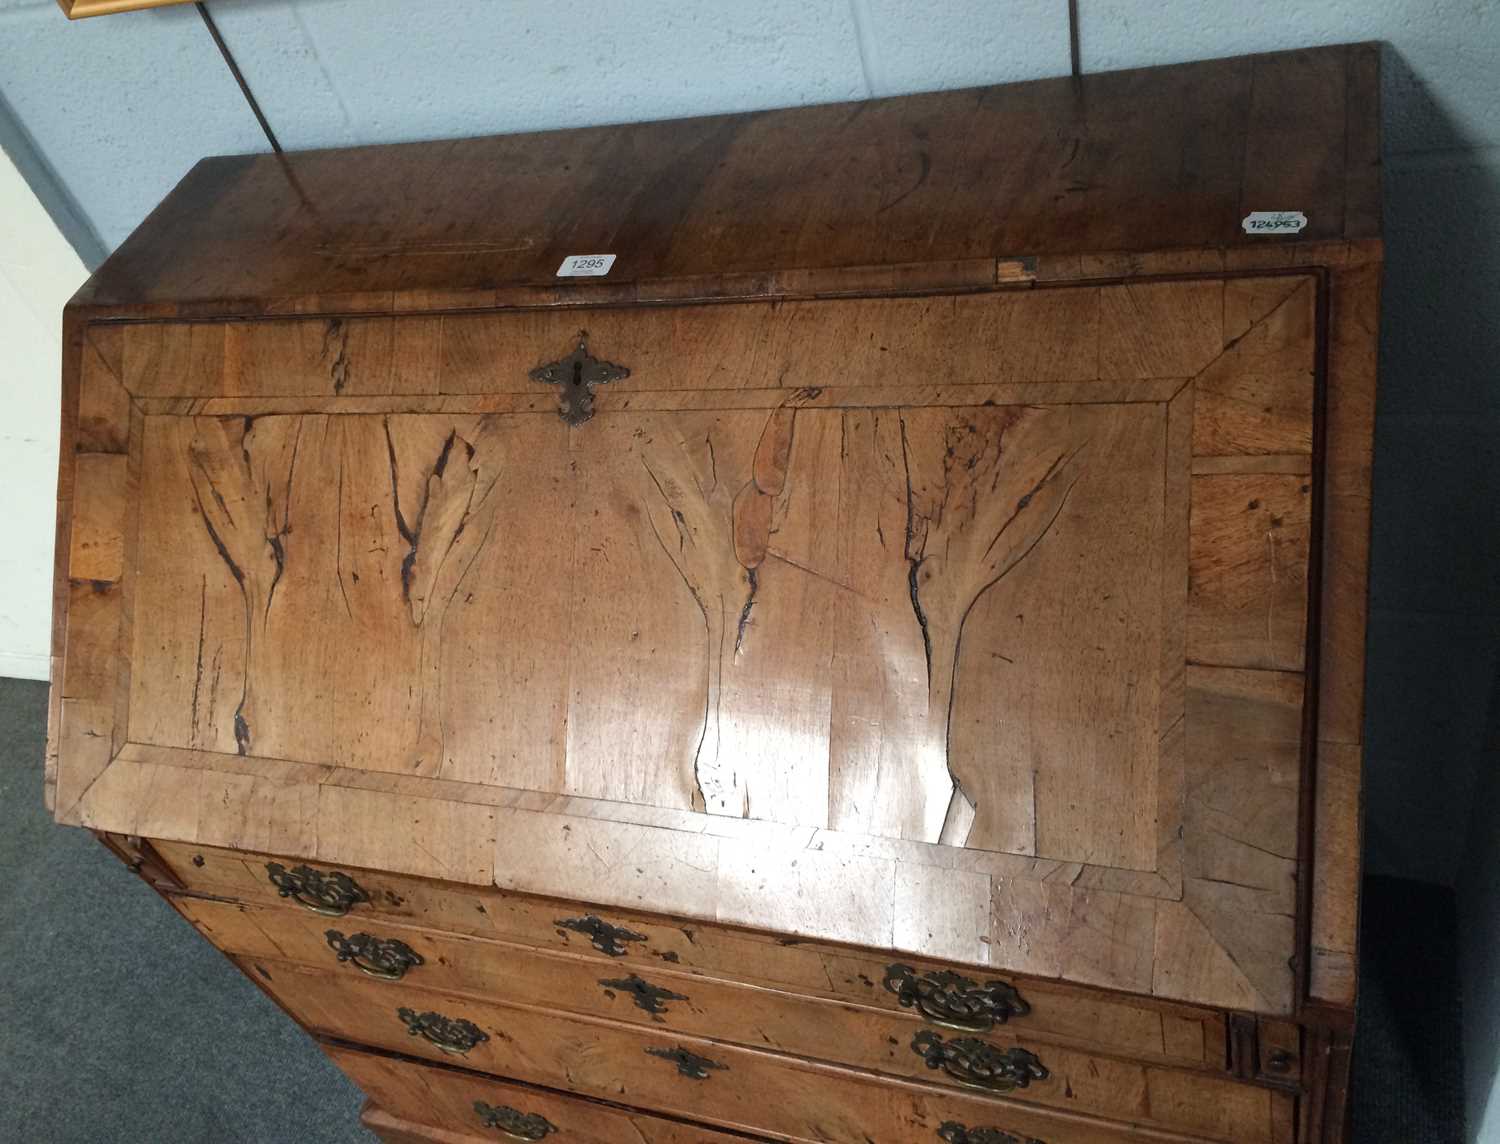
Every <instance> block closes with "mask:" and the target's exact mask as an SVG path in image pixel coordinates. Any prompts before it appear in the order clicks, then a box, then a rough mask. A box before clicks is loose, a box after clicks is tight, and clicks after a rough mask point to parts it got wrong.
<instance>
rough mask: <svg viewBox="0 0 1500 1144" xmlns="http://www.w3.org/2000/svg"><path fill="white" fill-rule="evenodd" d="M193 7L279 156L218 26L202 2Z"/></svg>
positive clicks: (278, 148) (273, 137)
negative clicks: (201, 18)
mask: <svg viewBox="0 0 1500 1144" xmlns="http://www.w3.org/2000/svg"><path fill="white" fill-rule="evenodd" d="M193 7H195V8H197V9H198V15H200V16H202V17H203V26H204V27H206V28H207V29H208V34H209V35H210V36H212V37H213V38H214V43H215V44H217V45H218V48H219V54H220V55H221V56H223V57H224V62H225V63H226V64H228V65H229V74H230V75H232V76H234V82H235V83H237V84H239V85H240V93H241V94H242V95H243V96H244V97H245V102H246V103H248V104H249V105H250V110H251V111H252V112H253V113H254V114H255V121H256V122H257V123H259V124H260V129H261V130H262V131H264V132H265V133H266V139H267V140H268V141H269V142H270V144H271V150H272V151H274V152H276V154H278V155H280V154H281V144H280V143H278V142H277V141H276V132H274V131H272V130H271V124H270V123H269V122H268V121H267V120H266V117H265V114H264V113H263V112H262V111H261V109H260V104H258V103H256V102H255V96H254V94H253V93H252V92H251V91H250V85H249V84H248V83H246V82H245V76H244V74H243V73H242V72H241V71H240V65H239V64H237V63H235V62H234V56H233V55H231V54H230V51H229V45H228V44H226V43H225V42H224V37H223V36H221V35H219V28H218V25H216V24H215V23H214V18H213V17H212V16H210V15H209V14H208V8H207V6H206V5H205V4H204V3H203V0H194V4H193Z"/></svg>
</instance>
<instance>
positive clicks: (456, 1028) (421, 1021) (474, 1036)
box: [396, 1008, 490, 1056]
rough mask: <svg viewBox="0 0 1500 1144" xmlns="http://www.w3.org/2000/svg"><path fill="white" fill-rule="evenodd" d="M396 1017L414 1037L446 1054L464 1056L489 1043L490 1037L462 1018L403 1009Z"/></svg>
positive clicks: (399, 1010) (398, 1011)
mask: <svg viewBox="0 0 1500 1144" xmlns="http://www.w3.org/2000/svg"><path fill="white" fill-rule="evenodd" d="M396 1016H398V1017H400V1018H401V1023H402V1024H403V1025H405V1026H406V1031H407V1032H408V1033H410V1034H411V1035H412V1036H413V1037H421V1038H422V1039H423V1040H424V1041H427V1042H428V1043H429V1044H432V1045H435V1046H437V1047H438V1048H440V1049H442V1050H443V1052H445V1053H453V1054H455V1055H457V1056H462V1055H463V1054H464V1053H467V1052H468V1051H469V1050H470V1049H472V1048H473V1047H474V1046H475V1045H477V1044H480V1043H481V1042H483V1041H488V1040H489V1039H490V1035H489V1034H488V1033H486V1032H485V1031H484V1030H483V1029H481V1028H480V1027H479V1026H478V1025H476V1024H474V1022H472V1021H465V1020H464V1019H463V1018H462V1017H445V1016H443V1015H442V1014H441V1013H431V1012H428V1013H418V1012H417V1011H416V1010H415V1009H406V1008H401V1009H397V1010H396Z"/></svg>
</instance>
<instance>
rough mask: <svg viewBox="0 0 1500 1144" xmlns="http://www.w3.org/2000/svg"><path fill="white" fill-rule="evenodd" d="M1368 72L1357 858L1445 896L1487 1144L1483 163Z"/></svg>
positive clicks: (1499, 192) (1490, 1068) (1494, 847)
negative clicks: (1368, 497) (1380, 168)
mask: <svg viewBox="0 0 1500 1144" xmlns="http://www.w3.org/2000/svg"><path fill="white" fill-rule="evenodd" d="M1382 67H1383V73H1384V91H1383V93H1382V94H1383V98H1384V100H1385V107H1384V120H1385V123H1386V125H1387V141H1388V145H1387V153H1386V155H1385V157H1384V161H1385V168H1384V171H1385V227H1386V229H1385V239H1386V274H1385V289H1384V296H1383V317H1382V329H1381V346H1380V394H1379V408H1378V411H1377V419H1376V429H1375V459H1374V468H1375V471H1374V489H1375V496H1374V520H1373V531H1372V549H1371V567H1370V603H1371V613H1370V633H1369V648H1368V664H1369V683H1368V696H1367V707H1366V718H1365V742H1366V752H1365V790H1366V848H1365V852H1366V864H1367V867H1368V868H1369V869H1370V870H1372V871H1374V872H1376V873H1387V874H1395V875H1399V876H1402V877H1407V878H1417V879H1422V880H1425V881H1429V882H1438V883H1442V884H1445V885H1456V886H1457V888H1458V890H1459V925H1458V936H1459V950H1458V956H1459V961H1460V966H1459V968H1460V974H1461V979H1462V981H1461V989H1462V992H1463V1010H1464V1013H1463V1017H1464V1027H1465V1028H1464V1044H1463V1052H1464V1058H1465V1066H1466V1067H1465V1070H1464V1071H1465V1077H1466V1083H1465V1087H1466V1090H1467V1098H1468V1099H1467V1102H1466V1103H1467V1112H1468V1121H1469V1131H1468V1137H1467V1138H1468V1139H1469V1140H1470V1141H1481V1142H1484V1144H1489V1142H1493V1141H1500V1094H1497V1091H1496V1082H1497V1080H1500V1077H1497V1069H1500V957H1497V954H1496V950H1497V948H1500V873H1497V870H1500V656H1497V649H1500V575H1497V569H1500V495H1497V493H1500V322H1497V321H1496V320H1495V318H1494V315H1495V314H1496V313H1497V312H1500V153H1497V152H1496V150H1495V149H1494V148H1490V149H1488V150H1486V149H1485V148H1484V147H1482V146H1476V145H1475V144H1474V143H1473V142H1472V141H1471V140H1468V139H1466V138H1464V137H1463V136H1462V135H1461V133H1460V132H1459V131H1458V129H1457V128H1456V127H1455V126H1454V124H1453V123H1452V121H1451V120H1450V119H1449V118H1448V117H1447V116H1446V115H1445V113H1444V111H1443V109H1442V107H1441V106H1439V105H1438V104H1437V103H1436V101H1434V100H1433V99H1432V97H1431V95H1430V94H1429V92H1428V91H1427V90H1426V88H1425V87H1424V85H1423V84H1422V82H1421V80H1420V79H1419V78H1418V77H1417V76H1416V75H1415V74H1413V72H1412V71H1411V69H1410V68H1409V67H1407V65H1406V63H1405V61H1404V60H1402V59H1401V57H1400V56H1399V55H1397V54H1396V53H1395V52H1394V51H1393V50H1391V49H1390V48H1389V47H1387V49H1386V51H1385V53H1384V58H1383V60H1382ZM1410 969H1411V971H1412V972H1415V973H1420V972H1422V971H1423V967H1422V966H1420V965H1413V966H1411V967H1410ZM1451 1050H1452V1051H1453V1052H1458V1051H1459V1046H1457V1045H1455V1046H1452V1047H1451ZM1487 1105H1488V1106H1489V1107H1488V1121H1487V1122H1486V1121H1485V1115H1486V1107H1487ZM1482 1133H1484V1134H1483V1135H1482Z"/></svg>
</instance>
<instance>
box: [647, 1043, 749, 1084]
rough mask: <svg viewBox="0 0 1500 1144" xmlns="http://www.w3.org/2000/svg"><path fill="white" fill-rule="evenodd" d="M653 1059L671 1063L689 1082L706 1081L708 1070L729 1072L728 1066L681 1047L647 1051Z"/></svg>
mask: <svg viewBox="0 0 1500 1144" xmlns="http://www.w3.org/2000/svg"><path fill="white" fill-rule="evenodd" d="M646 1052H647V1053H649V1054H650V1055H651V1056H653V1057H660V1058H661V1059H662V1060H664V1061H671V1062H672V1063H673V1064H674V1065H676V1066H677V1071H678V1072H679V1073H681V1074H682V1075H683V1076H685V1077H687V1078H688V1079H689V1080H707V1079H708V1070H709V1069H722V1070H724V1071H726V1072H727V1071H728V1070H729V1066H728V1065H721V1064H720V1063H719V1062H718V1061H711V1060H709V1059H708V1058H707V1057H700V1056H699V1055H698V1054H697V1053H690V1052H688V1050H687V1049H684V1048H683V1047H682V1046H681V1045H678V1046H677V1047H676V1048H675V1049H647V1050H646Z"/></svg>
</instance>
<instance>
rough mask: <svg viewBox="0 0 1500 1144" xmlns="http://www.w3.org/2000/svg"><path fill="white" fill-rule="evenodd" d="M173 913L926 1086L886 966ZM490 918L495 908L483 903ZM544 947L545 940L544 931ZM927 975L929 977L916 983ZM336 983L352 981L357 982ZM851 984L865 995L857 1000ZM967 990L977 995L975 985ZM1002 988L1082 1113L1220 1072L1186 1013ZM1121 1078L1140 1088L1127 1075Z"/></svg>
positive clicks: (389, 925) (270, 944)
mask: <svg viewBox="0 0 1500 1144" xmlns="http://www.w3.org/2000/svg"><path fill="white" fill-rule="evenodd" d="M363 884H364V881H363V880H361V885H363ZM379 884H380V883H375V885H379ZM177 907H178V909H179V910H181V911H182V913H183V914H184V915H185V916H186V917H187V918H188V920H190V921H191V922H192V923H193V924H194V925H195V926H197V927H198V930H199V932H201V933H202V934H203V935H204V936H205V937H207V938H208V939H209V940H210V941H212V942H213V943H214V945H216V946H217V947H218V948H220V949H222V950H224V951H226V952H228V953H232V954H235V955H237V956H240V957H248V958H273V959H280V960H290V961H294V962H296V963H297V964H299V965H303V966H307V967H308V968H312V969H333V968H335V966H336V965H337V962H336V959H335V955H334V953H333V951H332V950H331V949H330V948H329V944H328V941H327V940H326V936H325V935H326V934H327V932H328V930H329V929H330V927H332V928H334V929H337V930H338V931H339V932H341V933H343V934H345V935H348V934H353V933H355V932H360V933H369V934H372V935H375V936H377V937H380V938H384V939H398V940H400V941H402V942H403V943H405V944H406V945H407V946H408V947H410V948H411V949H412V950H414V951H416V952H417V953H418V954H419V955H421V956H422V958H423V964H422V965H420V966H418V967H416V968H413V969H411V970H409V971H408V972H407V973H406V975H405V976H404V977H403V978H402V979H401V980H402V982H403V983H405V984H409V985H412V986H414V987H417V988H424V989H436V990H441V991H445V992H450V993H460V994H465V995H468V996H472V997H476V998H479V999H481V1000H499V1001H519V1002H522V1003H525V1004H532V1005H539V1006H542V1007H545V1008H549V1009H556V1010H560V1011H564V1012H571V1013H578V1014H581V1015H584V1016H597V1017H607V1018H609V1019H611V1020H615V1021H622V1022H625V1023H629V1024H642V1025H647V1026H650V1027H654V1028H662V1029H669V1030H677V1031H681V1032H684V1033H688V1034H691V1035H695V1036H703V1037H713V1038H715V1039H717V1040H724V1041H730V1042H733V1043H738V1044H742V1045H747V1046H749V1047H752V1048H769V1049H774V1050H777V1051H781V1052H787V1053H791V1054H793V1055H796V1056H804V1057H810V1058H814V1059H818V1060H825V1061H833V1062H835V1063H841V1064H849V1065H853V1066H856V1067H860V1068H868V1069H873V1070H875V1071H878V1072H882V1073H886V1074H890V1075H897V1076H907V1077H910V1078H913V1079H925V1076H926V1070H925V1068H924V1066H923V1062H922V1061H921V1059H920V1058H918V1057H916V1056H915V1055H913V1054H912V1053H911V1052H910V1050H909V1047H908V1046H909V1043H910V1041H911V1038H912V1035H913V1034H914V1033H915V1032H916V1031H917V1030H918V1029H920V1028H921V1026H922V1019H921V1017H920V1016H919V1015H918V1014H917V1013H916V1012H915V1011H913V1010H912V1009H910V1008H901V1007H899V1005H898V1004H897V1003H895V1001H894V999H893V998H894V995H893V994H892V992H891V991H890V990H888V989H886V988H884V987H883V986H882V985H881V983H882V982H883V981H884V979H885V976H886V971H887V969H888V968H889V966H890V965H891V960H890V959H889V958H887V959H885V961H883V962H882V961H881V960H879V959H876V958H871V959H867V960H865V961H863V962H862V961H861V960H860V959H859V958H858V957H857V955H852V954H850V953H847V952H845V951H830V952H829V957H828V961H827V964H828V965H830V966H832V967H834V968H835V970H838V969H839V968H840V967H842V969H843V972H844V974H845V975H846V976H847V977H848V978H849V981H848V984H847V985H846V986H845V987H844V988H842V989H840V990H839V991H837V992H836V993H833V992H832V991H830V990H829V989H828V988H827V986H828V984H829V982H828V981H825V982H824V986H825V988H824V989H823V990H822V991H820V992H819V993H809V992H806V991H800V990H796V989H795V988H793V989H786V988H770V987H767V986H766V985H764V984H757V985H756V986H755V987H753V988H747V987H746V986H745V985H744V984H742V982H748V981H752V980H754V979H755V978H756V977H757V976H758V975H760V974H764V973H766V972H767V967H766V965H765V958H764V957H762V958H761V959H760V960H759V961H757V960H754V959H753V957H750V958H745V959H744V960H741V961H739V962H737V963H730V964H728V965H722V966H719V967H718V968H720V969H722V970H723V971H726V972H733V973H735V974H736V980H732V981H725V980H717V979H713V978H710V977H708V976H706V975H704V974H703V973H701V972H695V971H694V970H695V969H696V967H695V966H693V965H692V964H690V963H687V964H685V963H684V962H683V961H682V960H681V959H680V958H679V959H678V960H676V961H670V962H669V961H666V960H665V959H660V958H658V959H657V960H656V961H655V962H654V963H653V964H648V965H645V966H642V965H639V964H638V962H640V961H642V960H645V961H648V962H649V961H651V957H650V955H649V954H645V955H644V956H640V957H636V958H633V959H632V960H631V961H630V962H628V963H627V962H624V961H621V962H619V963H618V964H616V963H614V962H613V961H610V960H608V959H601V958H600V956H598V954H597V951H594V950H592V949H589V948H585V949H584V950H582V951H579V952H577V953H572V952H569V953H559V952H555V951H547V952H543V951H538V950H537V949H536V948H535V947H528V946H525V945H518V944H515V943H513V942H506V943H499V942H494V941H490V940H485V939H481V938H473V937H467V936H463V935H458V934H451V933H444V932H442V931H439V930H429V929H422V928H417V927H413V926H410V925H406V924H401V923H397V922H393V921H391V920H389V918H386V917H379V916H370V915H367V914H365V912H364V911H363V910H360V911H357V912H354V913H351V915H350V916H349V917H348V918H346V919H343V920H334V921H330V920H329V919H327V918H321V917H318V916H317V915H315V914H312V913H311V912H309V911H306V910H301V909H297V908H294V907H282V908H269V909H268V908H265V907H256V906H247V905H242V904H237V903H228V902H221V901H210V900H198V899H194V898H188V897H183V898H179V899H177ZM490 908H491V909H499V908H502V907H501V906H500V905H499V904H498V903H491V905H490ZM552 912H553V913H560V912H561V911H560V910H556V909H555V910H553V911H552ZM571 912H573V913H577V912H579V911H578V910H576V909H574V910H573V911H571ZM548 920H549V921H550V920H555V919H548ZM633 932H640V931H633ZM539 936H551V935H550V934H548V933H547V931H542V933H541V934H540V935H539ZM625 944H627V945H628V943H625ZM742 952H747V953H751V954H752V955H753V953H754V952H756V951H755V950H754V949H753V947H752V948H751V949H748V950H742ZM761 952H769V951H761ZM851 958H852V959H853V960H852V961H851ZM601 961H603V963H602V964H601ZM913 968H914V969H916V967H913ZM931 971H932V970H931V968H930V967H925V968H922V969H920V970H918V972H931ZM339 972H341V973H343V974H344V975H346V976H348V975H352V974H354V973H356V972H357V970H356V969H354V968H352V967H351V968H345V969H342V970H339ZM859 974H863V975H864V976H865V977H866V979H867V980H868V981H870V982H872V985H869V986H866V987H865V988H863V989H861V988H859V986H860V984H861V983H860V982H859V981H858V980H857V977H858V975H859ZM627 975H628V977H630V978H634V979H635V980H638V981H644V982H646V983H647V984H649V985H651V986H653V987H657V988H660V989H662V990H665V991H666V992H668V993H674V994H677V995H678V1000H679V1001H680V1002H681V1003H676V1002H674V1001H667V1002H666V1003H664V1004H661V1005H658V1006H656V1007H654V1008H651V1007H644V1006H642V1005H640V1004H637V1003H636V998H635V996H634V995H633V994H631V993H630V992H629V991H628V990H625V989H622V988H621V987H620V986H619V985H618V984H616V985H614V986H612V987H610V986H608V985H607V982H609V981H618V980H620V979H622V978H625V977H627ZM970 980H971V982H974V986H975V987H977V985H978V980H976V979H974V978H970ZM980 980H993V978H983V979H980ZM1008 983H1009V984H1012V985H1014V987H1015V988H1017V989H1018V990H1020V991H1021V994H1022V996H1023V997H1024V999H1025V1001H1026V1004H1027V1006H1028V1007H1029V1010H1028V1012H1027V1013H1026V1014H1024V1016H1019V1017H1016V1018H1015V1019H1014V1020H1013V1021H1011V1022H1009V1023H1008V1024H1005V1025H1002V1024H1000V1023H997V1024H996V1025H995V1026H994V1028H993V1030H992V1032H990V1033H986V1034H985V1036H986V1039H988V1040H990V1041H992V1042H994V1043H997V1044H1015V1043H1018V1042H1024V1043H1025V1044H1027V1045H1029V1046H1032V1047H1034V1048H1035V1047H1037V1046H1043V1045H1045V1046H1052V1047H1053V1048H1054V1049H1056V1053H1055V1054H1054V1055H1053V1058H1052V1064H1051V1065H1050V1066H1049V1067H1051V1068H1052V1069H1053V1071H1054V1072H1057V1071H1058V1070H1059V1069H1063V1070H1064V1071H1066V1069H1067V1068H1068V1067H1071V1068H1072V1070H1073V1073H1072V1074H1070V1075H1071V1076H1072V1079H1071V1080H1069V1082H1068V1083H1069V1085H1070V1086H1071V1087H1072V1088H1073V1090H1074V1092H1075V1099H1076V1101H1077V1102H1078V1105H1079V1107H1083V1106H1084V1105H1087V1104H1089V1103H1090V1102H1093V1101H1096V1100H1098V1099H1100V1098H1101V1092H1102V1089H1101V1087H1100V1086H1101V1084H1102V1083H1104V1082H1103V1081H1102V1079H1101V1078H1104V1077H1111V1078H1113V1080H1112V1081H1111V1082H1110V1083H1121V1084H1125V1085H1127V1087H1128V1085H1129V1084H1131V1083H1136V1084H1137V1087H1139V1083H1140V1082H1142V1080H1143V1078H1148V1077H1150V1076H1151V1075H1153V1074H1152V1073H1151V1072H1150V1071H1149V1069H1146V1068H1142V1067H1141V1066H1142V1064H1146V1065H1171V1066H1173V1067H1176V1068H1182V1067H1189V1068H1194V1069H1198V1070H1200V1071H1205V1072H1210V1073H1217V1072H1221V1071H1222V1060H1220V1059H1216V1055H1215V1054H1213V1053H1210V1052H1209V1051H1208V1050H1207V1046H1208V1044H1209V1043H1210V1042H1211V1041H1212V1040H1213V1039H1214V1038H1215V1037H1216V1036H1219V1035H1220V1033H1219V1030H1218V1029H1217V1028H1216V1026H1215V1024H1214V1023H1213V1022H1206V1021H1204V1020H1202V1019H1201V1018H1200V1019H1198V1020H1196V1021H1195V1020H1194V1019H1193V1017H1194V1015H1193V1014H1192V1013H1191V1012H1190V1011H1187V1010H1181V1011H1177V1012H1173V1011H1171V1010H1168V1009H1156V1008H1155V1007H1153V1006H1150V1005H1148V1004H1144V1003H1142V1002H1140V1001H1127V1000H1118V1001H1117V1000H1114V999H1108V998H1104V997H1101V996H1099V995H1097V994H1092V995H1091V994H1086V993H1084V992H1083V991H1080V990H1071V991H1070V990H1066V989H1059V988H1058V987H1057V985H1056V984H1055V983H1046V982H1032V981H1030V980H1027V979H1024V978H1011V979H1010V980H1009V982H1008ZM1080 1049H1081V1050H1083V1052H1080V1051H1079V1050H1080ZM1038 1051H1040V1050H1038ZM1101 1054H1103V1055H1101ZM1121 1054H1123V1055H1128V1056H1129V1057H1130V1058H1132V1063H1131V1064H1130V1065H1129V1066H1126V1065H1124V1064H1122V1063H1121V1062H1119V1061H1118V1060H1111V1059H1106V1058H1107V1057H1108V1056H1115V1055H1121ZM1127 1069H1128V1070H1130V1071H1129V1077H1133V1078H1135V1079H1134V1081H1131V1080H1129V1079H1128V1078H1127V1073H1126V1072H1125V1071H1122V1070H1127Z"/></svg>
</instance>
